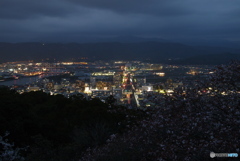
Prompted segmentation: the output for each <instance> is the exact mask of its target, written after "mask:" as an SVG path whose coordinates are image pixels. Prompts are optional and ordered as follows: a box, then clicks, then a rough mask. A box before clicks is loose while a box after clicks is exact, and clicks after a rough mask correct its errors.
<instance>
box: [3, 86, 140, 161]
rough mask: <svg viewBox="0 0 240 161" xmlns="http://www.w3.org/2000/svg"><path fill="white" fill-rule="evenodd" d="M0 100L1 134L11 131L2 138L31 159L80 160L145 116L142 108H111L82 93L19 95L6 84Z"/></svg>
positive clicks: (32, 93) (33, 93)
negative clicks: (82, 156)
mask: <svg viewBox="0 0 240 161" xmlns="http://www.w3.org/2000/svg"><path fill="white" fill-rule="evenodd" d="M0 102H1V107H0V127H1V128H0V134H1V135H0V136H4V135H5V133H6V132H7V133H9V134H7V136H5V137H4V138H2V140H4V139H8V143H13V142H14V146H13V147H12V148H13V149H15V148H16V147H19V148H21V150H20V151H19V154H20V155H21V156H23V157H24V158H25V160H30V161H32V160H34V161H48V160H49V161H50V160H51V161H52V160H56V161H69V160H77V159H78V158H80V156H81V153H82V152H83V151H85V150H86V149H87V148H89V147H96V146H99V145H102V144H104V143H105V142H106V140H107V139H108V138H109V136H110V135H112V134H114V133H122V132H123V131H124V129H125V127H126V125H129V124H130V123H133V122H134V120H136V117H139V118H141V117H142V116H143V112H141V111H139V112H138V111H130V110H126V109H125V108H123V107H117V106H112V107H111V108H110V107H109V105H108V104H105V103H102V102H101V101H100V100H99V99H92V100H86V99H85V98H84V97H83V96H82V95H79V96H73V97H71V98H65V97H64V96H62V95H56V96H50V95H48V94H46V93H43V92H29V93H24V94H18V93H16V92H15V91H12V90H9V89H8V88H7V87H2V88H0ZM126 114H128V115H130V116H133V117H126ZM133 118H134V120H133ZM0 145H1V144H0ZM1 146H2V147H0V148H1V149H0V152H1V153H2V154H3V151H4V149H3V148H4V147H3V144H2V145H1ZM1 153H0V155H1ZM0 160H1V159H0ZM6 160H7V159H6Z"/></svg>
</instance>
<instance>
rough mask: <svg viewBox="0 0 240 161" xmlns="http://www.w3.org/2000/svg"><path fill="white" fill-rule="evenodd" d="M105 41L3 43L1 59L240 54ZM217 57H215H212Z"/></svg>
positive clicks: (192, 58)
mask: <svg viewBox="0 0 240 161" xmlns="http://www.w3.org/2000/svg"><path fill="white" fill-rule="evenodd" d="M129 41H130V42H127V43H120V42H101V43H38V42H29V43H0V61H1V62H6V61H17V60H18V61H19V60H41V59H45V58H50V59H54V58H55V59H56V60H61V61H67V60H69V59H70V58H80V57H89V58H94V59H95V60H114V59H115V60H150V61H152V62H158V63H176V64H182V63H186V64H191V63H194V64H205V63H206V64H209V63H210V64H211V63H214V64H218V63H221V62H222V61H227V60H230V59H233V58H239V54H240V49H237V48H225V47H204V46H190V45H185V44H181V43H172V42H165V40H163V42H159V41H149V42H144V41H142V42H131V41H133V40H129ZM210 60H215V61H210Z"/></svg>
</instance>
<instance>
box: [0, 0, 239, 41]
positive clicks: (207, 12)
mask: <svg viewBox="0 0 240 161" xmlns="http://www.w3.org/2000/svg"><path fill="white" fill-rule="evenodd" d="M239 14H240V1H239V0H201V1H199V0H147V1H146V0H131V1H127V0H121V1H119V0H42V1H37V0H36V1H35V0H1V1H0V35H1V37H0V41H10V42H17V41H40V40H41V41H42V40H43V41H48V40H49V41H50V40H51V41H55V40H56V41H59V39H65V40H66V41H71V42H72V41H77V40H78V39H81V38H83V37H87V36H88V37H90V38H94V37H97V38H98V37H109V36H110V37H111V36H121V35H143V36H152V37H162V38H165V39H171V40H175V39H176V40H180V39H187V38H188V39H198V38H199V39H204V38H206V39H214V38H215V39H220V38H221V39H231V40H238V39H239V37H240V18H239Z"/></svg>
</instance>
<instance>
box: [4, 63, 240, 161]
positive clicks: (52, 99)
mask: <svg viewBox="0 0 240 161" xmlns="http://www.w3.org/2000/svg"><path fill="white" fill-rule="evenodd" d="M239 91H240V63H239V62H232V63H231V64H228V65H221V66H218V67H217V68H216V69H215V70H214V73H213V74H212V75H210V76H209V78H208V79H206V80H204V81H198V82H196V83H195V87H193V88H189V89H187V90H186V91H183V90H182V89H176V90H175V92H174V94H173V95H172V96H166V95H162V96H161V97H158V98H156V99H159V101H161V104H162V107H161V108H158V109H152V110H148V111H139V110H126V109H124V108H122V107H117V106H112V107H111V108H109V105H108V104H104V103H102V102H101V101H100V100H97V99H93V100H90V101H87V100H86V99H85V98H84V97H82V96H74V97H71V98H69V99H67V98H64V97H63V96H61V95H57V96H49V95H47V94H45V93H42V92H32V93H25V94H22V95H20V94H17V93H15V92H14V91H11V90H9V89H7V88H2V89H1V90H0V101H1V107H0V126H1V129H0V133H1V135H4V133H6V131H8V132H9V135H8V136H6V137H7V138H8V139H9V141H8V142H14V143H15V146H12V149H13V151H15V152H16V151H17V150H19V149H17V148H16V147H19V148H23V149H20V150H19V151H17V152H18V155H21V156H23V157H24V158H25V160H34V161H35V160H36V161H55V160H56V161H71V160H73V161H75V160H82V161H95V160H96V161H152V160H153V161H155V160H159V161H168V160H186V161H201V160H213V159H212V158H210V152H211V151H213V152H215V153H238V154H240V147H239V145H240V130H239V127H240V93H239ZM109 103H110V104H112V100H111V99H110V98H109ZM0 143H1V139H0ZM5 144H6V141H5ZM2 148H3V149H1V155H2V156H3V153H4V152H6V151H7V150H9V149H10V150H11V146H10V148H8V149H7V150H6V149H4V143H3V141H2ZM10 150H9V151H10ZM24 150H26V151H24ZM2 158H3V157H2ZM218 159H220V160H229V158H218ZM238 159H239V157H238V158H231V160H238ZM19 160H20V159H19Z"/></svg>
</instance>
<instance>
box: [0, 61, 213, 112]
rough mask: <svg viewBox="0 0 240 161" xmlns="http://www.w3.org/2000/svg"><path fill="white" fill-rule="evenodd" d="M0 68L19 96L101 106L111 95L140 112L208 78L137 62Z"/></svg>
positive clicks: (203, 70)
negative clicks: (42, 95)
mask: <svg viewBox="0 0 240 161" xmlns="http://www.w3.org/2000/svg"><path fill="white" fill-rule="evenodd" d="M0 67H1V68H0V70H1V75H0V80H1V82H2V84H4V83H5V82H6V83H7V84H8V85H9V86H10V87H11V88H14V89H16V90H17V91H18V92H20V93H23V92H29V91H38V90H41V91H44V92H46V93H49V94H51V95H57V94H62V95H64V96H66V97H69V96H71V95H73V94H77V93H81V94H83V95H86V96H87V97H89V98H99V99H101V100H102V101H103V102H105V100H106V98H107V97H109V96H110V95H113V96H114V98H115V99H116V100H117V101H116V103H117V104H119V105H120V104H121V105H124V106H127V107H128V108H143V109H144V108H149V107H152V108H153V107H159V106H160V103H161V101H159V100H158V99H157V98H159V97H161V95H171V94H172V93H173V92H174V90H175V89H179V88H182V89H183V93H184V88H186V84H188V85H189V84H190V83H189V81H191V82H193V81H198V80H200V79H204V78H205V77H206V76H207V75H209V74H211V73H210V70H211V68H212V66H206V65H205V66H183V65H182V66H176V65H175V66H173V65H163V64H151V63H144V62H141V61H111V62H104V61H96V62H87V61H85V62H57V63H48V62H33V61H25V62H23V61H22V62H7V63H3V64H1V65H0ZM31 77H34V78H36V79H35V81H32V82H24V83H22V84H18V79H19V80H21V79H27V78H31ZM13 80H15V81H13ZM11 82H12V84H9V83H11ZM192 86H194V84H192ZM188 88H190V86H188ZM150 96H151V97H150Z"/></svg>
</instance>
